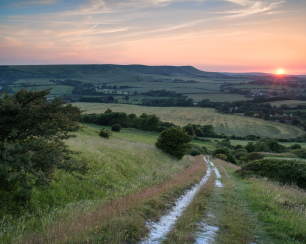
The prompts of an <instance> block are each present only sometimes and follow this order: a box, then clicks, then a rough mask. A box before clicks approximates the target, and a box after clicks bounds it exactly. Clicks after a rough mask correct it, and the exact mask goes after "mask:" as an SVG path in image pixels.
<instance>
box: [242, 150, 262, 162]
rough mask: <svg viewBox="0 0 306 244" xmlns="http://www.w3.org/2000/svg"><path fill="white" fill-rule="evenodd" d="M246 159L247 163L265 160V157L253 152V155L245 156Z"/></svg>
mask: <svg viewBox="0 0 306 244" xmlns="http://www.w3.org/2000/svg"><path fill="white" fill-rule="evenodd" d="M245 158H246V161H247V162H250V161H253V160H258V159H262V158H264V155H262V154H260V153H257V152H251V153H248V154H247V155H245Z"/></svg>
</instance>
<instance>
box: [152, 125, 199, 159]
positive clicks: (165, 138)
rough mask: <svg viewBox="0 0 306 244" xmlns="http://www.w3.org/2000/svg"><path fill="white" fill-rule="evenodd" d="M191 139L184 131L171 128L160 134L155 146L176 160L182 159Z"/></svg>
mask: <svg viewBox="0 0 306 244" xmlns="http://www.w3.org/2000/svg"><path fill="white" fill-rule="evenodd" d="M192 139H193V137H192V136H190V135H188V134H187V132H186V131H185V130H184V129H182V128H179V127H172V128H169V129H167V130H164V131H163V132H161V133H160V136H159V137H158V138H157V141H156V143H155V146H156V147H157V148H158V149H161V150H162V151H164V152H165V153H168V154H170V155H171V156H173V157H175V158H177V159H182V158H183V156H184V155H185V154H186V151H187V149H188V148H189V142H191V141H192Z"/></svg>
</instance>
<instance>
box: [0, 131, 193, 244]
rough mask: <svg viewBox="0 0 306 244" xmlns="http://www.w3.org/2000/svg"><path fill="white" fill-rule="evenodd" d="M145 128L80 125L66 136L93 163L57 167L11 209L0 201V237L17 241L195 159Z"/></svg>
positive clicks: (163, 178)
mask: <svg viewBox="0 0 306 244" xmlns="http://www.w3.org/2000/svg"><path fill="white" fill-rule="evenodd" d="M153 141H154V140H153V139H152V138H151V135H150V133H148V134H146V133H139V134H135V133H129V132H127V133H121V132H120V133H114V135H113V136H112V137H111V138H110V139H108V140H107V139H102V138H100V137H99V136H98V130H97V129H94V128H89V127H87V128H85V129H84V131H83V132H81V133H78V135H77V137H76V138H73V139H70V140H69V141H67V144H68V145H69V146H70V147H71V148H72V149H73V150H78V151H81V154H80V155H79V156H78V157H80V158H82V159H84V160H86V161H88V162H89V164H90V166H91V167H92V169H91V170H90V172H89V173H88V174H87V175H86V179H84V180H78V179H76V178H74V177H73V176H71V175H69V174H67V173H64V172H61V171H57V172H56V178H57V179H58V180H59V181H54V182H53V183H52V184H51V186H50V188H49V189H48V190H41V189H35V190H34V194H33V198H32V200H31V201H30V203H29V205H28V206H24V208H23V209H21V208H19V211H18V212H16V211H14V209H12V208H11V205H2V206H1V222H0V230H1V232H0V242H3V243H5V242H7V243H9V242H11V243H16V242H17V239H18V238H22V236H24V235H27V234H29V233H33V232H35V233H39V232H42V233H47V230H48V229H49V228H50V226H54V225H55V224H56V223H58V221H59V219H65V218H70V217H71V216H72V215H74V216H81V215H83V214H85V213H88V212H91V211H93V210H94V209H96V208H97V206H101V204H105V203H107V202H109V201H111V200H114V199H117V198H119V197H124V196H127V195H129V194H133V193H136V192H139V191H140V190H142V189H145V188H147V187H150V186H153V185H158V184H161V183H163V182H166V181H169V180H171V179H172V178H173V177H174V176H175V175H176V174H177V173H178V172H181V171H182V170H184V169H186V168H188V167H189V166H190V165H192V164H193V163H194V159H193V158H192V157H185V158H184V159H183V160H181V161H178V160H176V159H173V158H170V157H169V156H167V155H166V154H164V153H162V152H161V151H159V150H157V149H156V148H155V147H154V146H153V145H152V142H153Z"/></svg>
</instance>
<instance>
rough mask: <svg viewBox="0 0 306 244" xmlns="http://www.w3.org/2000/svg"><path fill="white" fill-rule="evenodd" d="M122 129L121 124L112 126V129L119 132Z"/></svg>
mask: <svg viewBox="0 0 306 244" xmlns="http://www.w3.org/2000/svg"><path fill="white" fill-rule="evenodd" d="M120 130H121V125H119V124H114V125H113V126H112V131H115V132H119V131H120Z"/></svg>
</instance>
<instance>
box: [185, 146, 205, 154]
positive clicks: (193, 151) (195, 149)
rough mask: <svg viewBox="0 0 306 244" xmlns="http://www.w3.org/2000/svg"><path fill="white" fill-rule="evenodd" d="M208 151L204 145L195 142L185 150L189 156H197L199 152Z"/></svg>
mask: <svg viewBox="0 0 306 244" xmlns="http://www.w3.org/2000/svg"><path fill="white" fill-rule="evenodd" d="M209 153H210V151H209V150H208V149H207V148H206V147H204V146H203V147H200V146H198V145H196V144H192V145H191V146H190V148H189V149H188V150H187V152H186V154H187V155H191V156H198V155H201V154H209Z"/></svg>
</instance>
